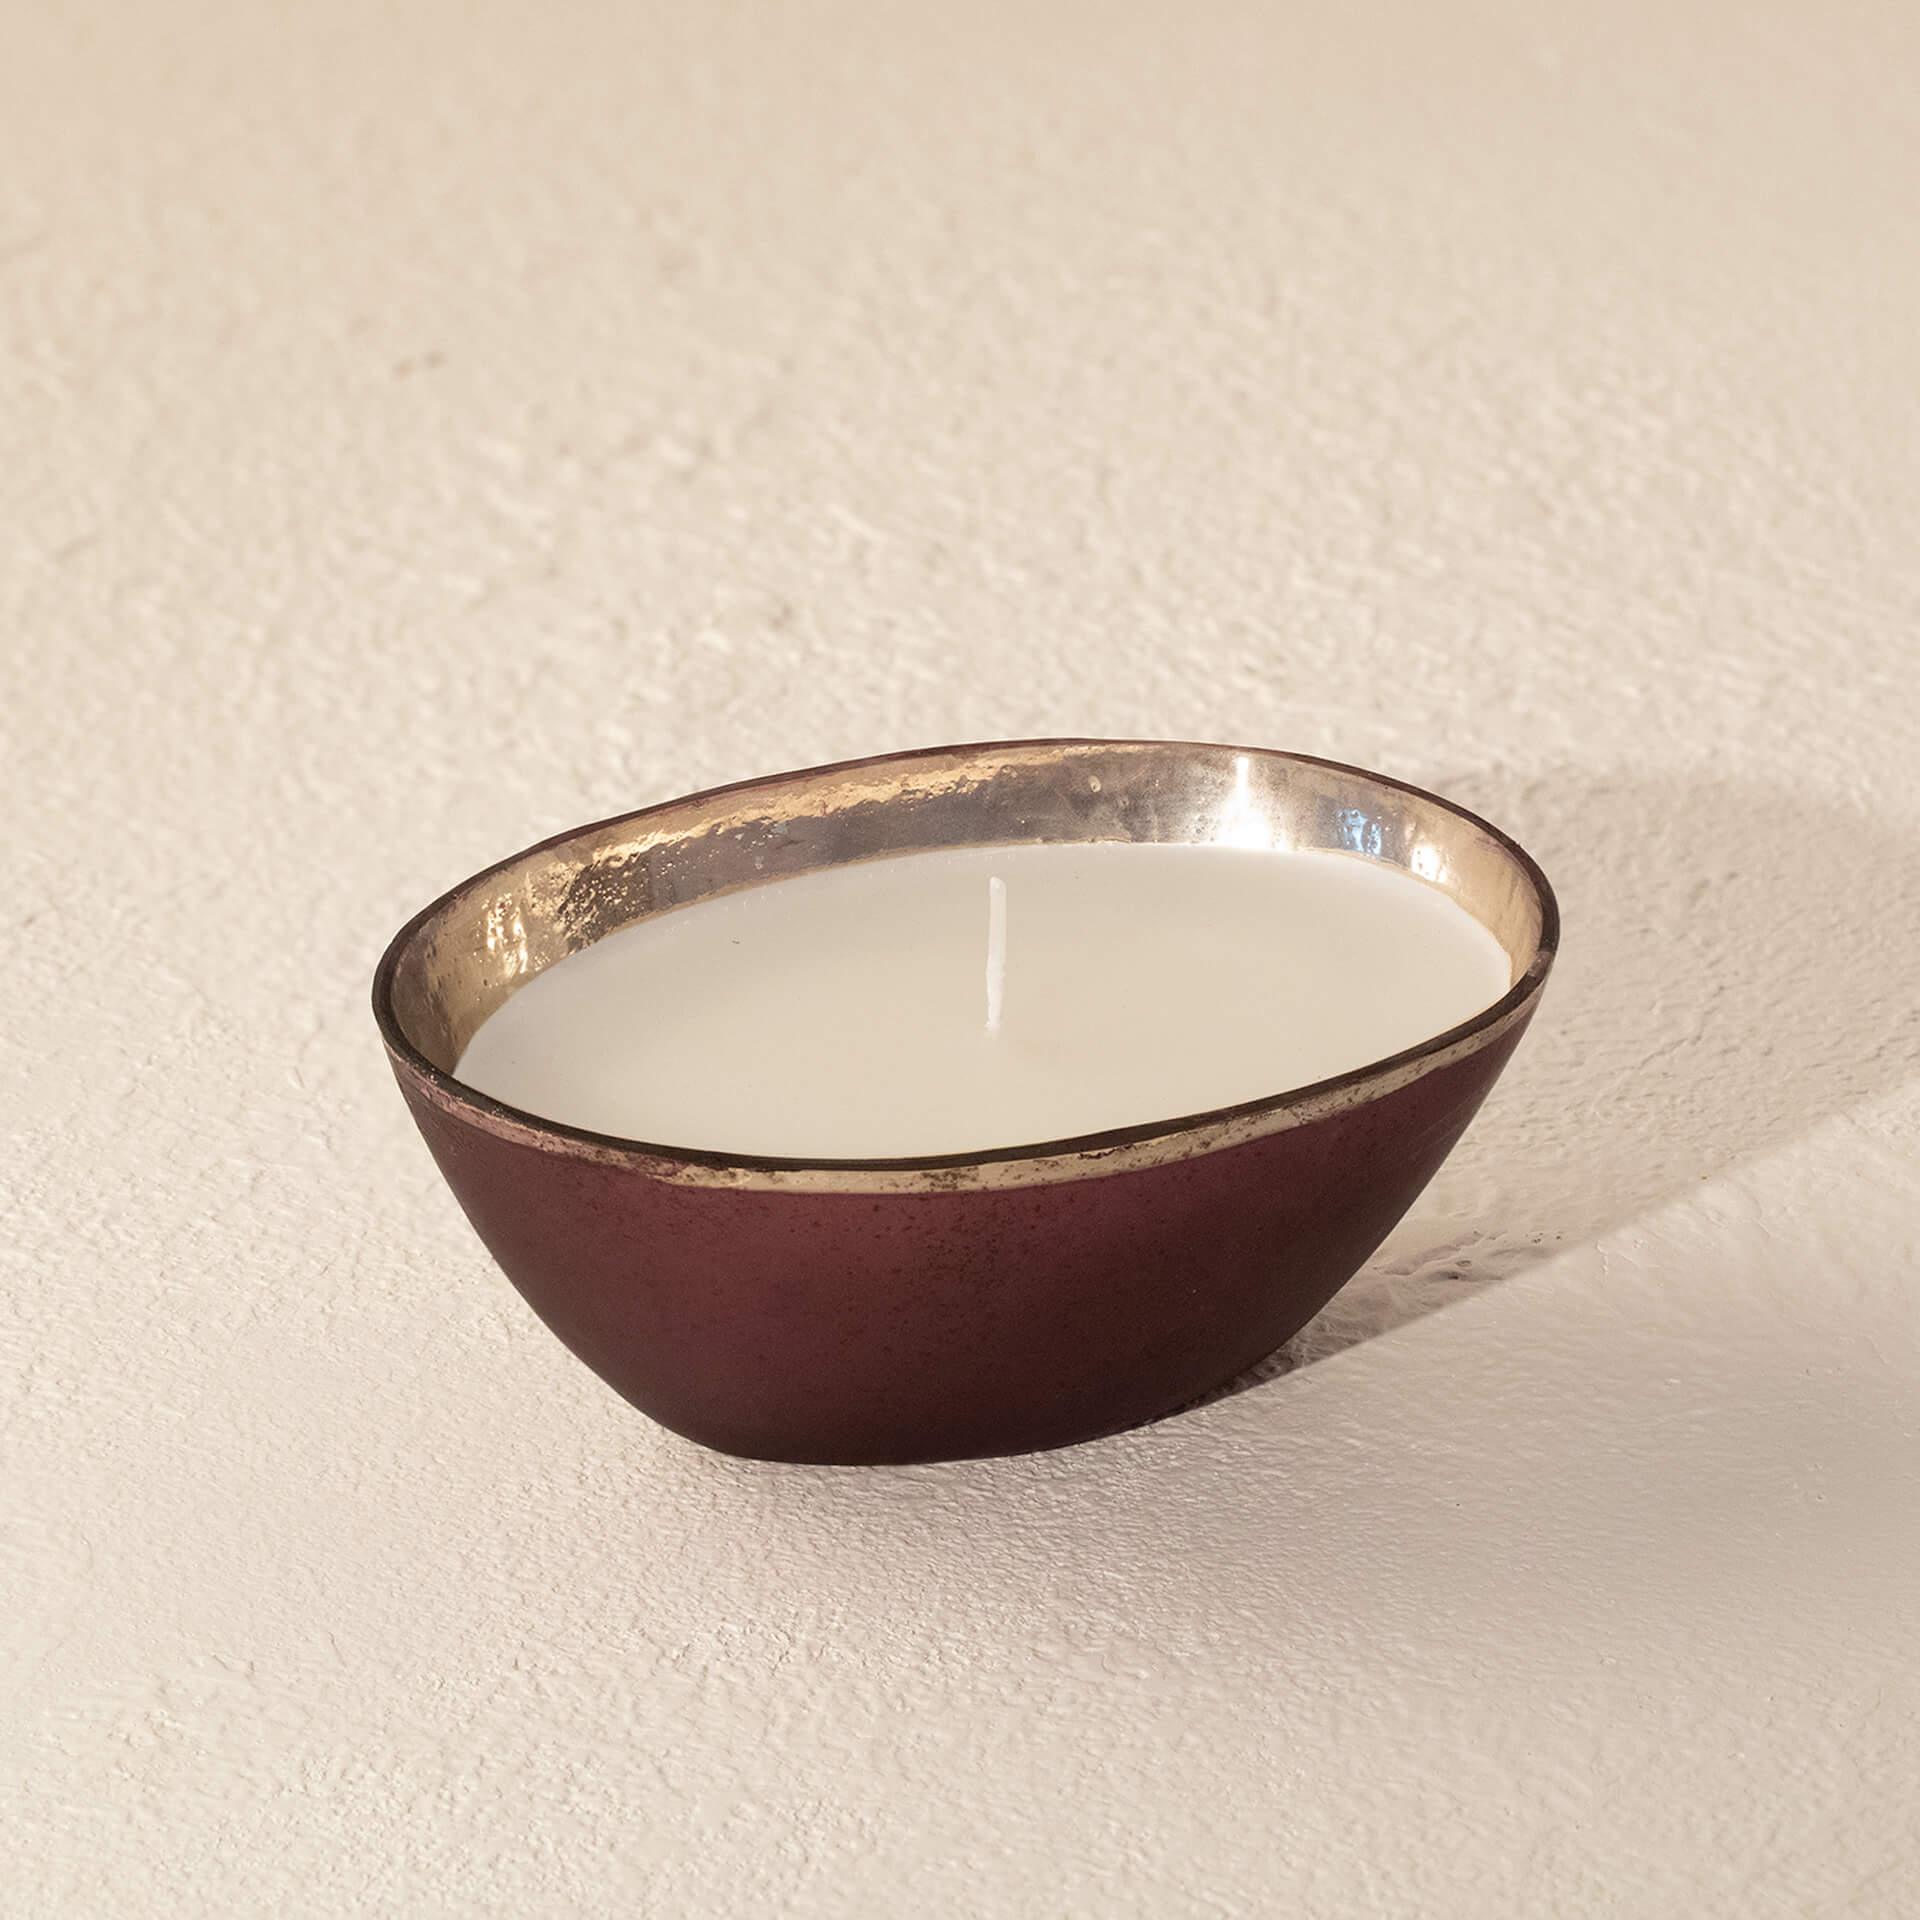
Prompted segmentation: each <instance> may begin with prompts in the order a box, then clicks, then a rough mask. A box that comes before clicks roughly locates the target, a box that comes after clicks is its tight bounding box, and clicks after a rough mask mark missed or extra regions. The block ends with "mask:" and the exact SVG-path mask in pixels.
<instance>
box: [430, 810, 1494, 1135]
mask: <svg viewBox="0 0 1920 1920" xmlns="http://www.w3.org/2000/svg"><path fill="white" fill-rule="evenodd" d="M994 879H998V880H1000V881H1001V882H1003V883H1004V888H1005V894H1004V903H1003V916H1002V910H1001V909H998V908H996V906H995V904H994V893H995V891H996V890H995V889H993V888H992V887H991V886H990V882H991V881H992V880H994ZM997 917H998V918H1000V919H1001V924H1000V926H999V928H998V931H999V932H1000V933H1001V934H1003V935H1004V950H1003V951H1002V950H1000V949H999V948H998V947H997V946H994V945H993V944H992V942H991V936H992V935H993V934H994V932H995V922H996V918H997ZM990 948H991V950H990ZM1509 984H1510V973H1509V968H1508V964H1507V957H1506V954H1505V953H1504V951H1503V950H1502V949H1501V947H1500V945H1499V943H1498V942H1497V941H1496V940H1495V939H1494V938H1493V936H1492V934H1491V933H1489V932H1488V931H1487V930H1486V928H1484V927H1483V926H1481V925H1480V923H1479V922H1478V921H1476V920H1475V919H1473V918H1472V917H1471V915H1469V914H1468V913H1466V912H1465V911H1464V910H1463V909H1461V908H1460V907H1458V906H1456V905H1455V904H1454V903H1453V901H1452V900H1450V899H1449V898H1448V897H1447V896H1446V895H1445V894H1443V893H1441V892H1440V891H1439V890H1438V889H1437V888H1435V887H1431V886H1428V885H1426V884H1424V883H1423V882H1421V881H1419V880H1416V879H1413V878H1411V877H1410V876H1408V875H1405V874H1402V873H1399V872H1397V871H1394V870H1393V869H1390V868H1386V867H1382V866H1379V865H1377V864H1375V863H1373V862H1370V861H1367V860H1363V859H1360V858H1357V857H1355V856H1351V855H1343V854H1331V853H1270V852H1253V851H1247V850H1243V849H1237V848H1231V847H1159V846H1151V847H1140V846H1112V845H1100V846H1073V847H982V848H966V849H962V850H959V851H955V852H950V853H931V854H914V855H909V856H905V857H902V858H898V859H892V860H878V861H872V862H869V863H867V864H865V865H862V866H852V867H838V868H834V869H832V870H831V871H828V872H825V873H819V874H811V875H808V876H806V877H805V878H803V879H798V880H787V881H782V882H779V883H777V884H775V885H771V886H763V887H754V888H750V889H748V890H747V891H745V892H742V893H735V894H731V895H729V896H727V897H725V898H723V899H719V900H710V901H705V902H702V903H701V904H700V905H698V906H692V907H684V908H681V909H680V910H679V911H677V912H674V913H668V914H663V915H661V916H659V917H658V918H656V919H652V920H646V921H642V922H640V923H638V924H637V925H634V926H632V927H628V928H626V929H624V930H623V931H621V932H619V933H616V934H613V935H610V936H609V937H608V938H607V939H605V940H602V941H600V942H599V943H598V944H596V945H594V946H592V947H589V948H587V949H586V950H585V951H584V952H582V953H578V954H575V955H573V956H572V957H571V958H569V959H567V960H565V961H562V962H561V963H560V964H559V965H558V966H556V967H552V968H549V969H548V970H547V971H546V972H545V973H543V974H540V975H539V976H537V977H536V978H535V979H533V980H531V981H529V982H528V983H527V985H525V986H524V987H522V988H521V989H520V990H519V992H517V993H516V994H514V996H513V997H512V998H511V999H510V1000H508V1001H507V1003H506V1004H505V1006H503V1007H502V1008H501V1009H500V1010H499V1012H497V1013H496V1014H494V1016H493V1017H492V1018H491V1019H490V1020H489V1021H487V1022H486V1024H485V1025H484V1026H482V1027H481V1029H480V1031H479V1032H478V1033H477V1034H476V1035H475V1036H474V1039H473V1042H472V1044H471V1045H470V1046H469V1047H468V1049H467V1051H466V1054H465V1055H464V1057H463V1058H462V1059H461V1061H460V1065H459V1077H460V1078H461V1079H462V1080H464V1081H466V1082H467V1084H468V1085H470V1086H473V1087H477V1088H478V1089H480V1091H481V1092H483V1093H488V1094H491V1095H492V1096H493V1097H494V1098H495V1099H498V1100H504V1101H506V1102H508V1103H509V1104H510V1105H512V1106H516V1107H520V1108H523V1109H525V1110H526V1111H528V1112H530V1113H536V1114H541V1115H544V1116H545V1117H547V1118H549V1119H554V1120H563V1121H566V1122H568V1123H570V1124H572V1125H574V1126H579V1127H587V1128H590V1129H592V1130H593V1131H595V1132H599V1133H610V1134H619V1135H624V1136H626V1137H628V1138H633V1139H641V1140H651V1141H655V1142H657V1143H661V1144H664V1145H671V1146H684V1147H707V1148H715V1149H719V1150H721V1151H734V1152H742V1153H762V1154H782V1155H793V1156H807V1155H813V1156H819V1157H822V1158H835V1159H883V1158H895V1157H901V1156H907V1155H913V1154H933V1153H962V1152H967V1151H969V1150H972V1149H977V1148H984V1147H996V1146H1013V1145H1019V1144H1025V1143H1031V1142H1034V1141H1040V1140H1054V1139H1060V1138H1063V1137H1065V1136H1068V1135H1072V1134H1079V1133H1091V1132H1097V1131H1099V1130H1101V1129H1103V1128H1108V1127H1120V1126H1131V1125H1135V1124H1138V1123H1141V1122H1145V1121H1152V1120H1163V1119H1171V1118H1175V1117H1177V1116H1179V1115H1181V1114H1186V1113H1196V1112H1202V1111H1204V1110H1206V1109H1208V1108H1211V1107H1221V1106H1228V1105H1231V1104H1233V1103H1234V1102H1236V1101H1241V1100H1252V1099H1258V1098H1260V1097H1262V1096H1264V1095H1267V1094H1273V1093H1279V1092H1282V1091H1284V1090H1286V1089H1288V1088H1290V1087H1299V1086H1306V1085H1308V1084H1310V1083H1311V1082H1313V1081H1316V1080H1322V1079H1326V1078H1327V1077H1329V1076H1330V1075H1333V1074H1337V1073H1343V1072H1345V1071H1347V1070H1348V1069H1350V1068H1353V1067H1358V1066H1364V1065H1366V1064H1367V1063H1368V1062H1370V1061H1373V1060H1378V1059H1381V1058H1383V1057H1384V1056H1385V1055H1387V1054H1391V1053H1397V1052H1398V1051H1399V1050H1400V1049H1401V1048H1403V1047H1408V1046H1413V1045H1416V1044H1418V1043H1419V1042H1420V1041H1422V1040H1426V1039H1430V1038H1431V1037H1432V1036H1433V1035H1435V1034H1436V1033H1440V1032H1443V1031H1444V1030H1445V1029H1446V1028H1448V1027H1451V1026H1453V1025H1455V1024H1456V1023H1458V1022H1459V1021H1461V1020H1465V1019H1468V1018H1470V1017H1471V1016H1472V1015H1473V1014H1475V1013H1478V1012H1479V1011H1481V1009H1482V1008H1484V1007H1487V1006H1490V1005H1491V1004H1492V1003H1493V1002H1494V1001H1495V1000H1497V999H1498V998H1499V997H1500V996H1501V995H1502V994H1503V993H1505V992H1506V990H1507V987H1508V985H1509ZM996 987H997V988H998V989H999V993H998V995H995V993H994V990H995V988H996ZM990 997H994V998H997V999H998V1004H997V1005H996V1006H994V1007H993V1008H992V1009H991V1011H992V1013H993V1014H994V1015H995V1016H996V1018H995V1019H994V1020H992V1021H991V1022H990V1020H989V1011H990V1010H989V1006H988V1001H989V998H990Z"/></svg>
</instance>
